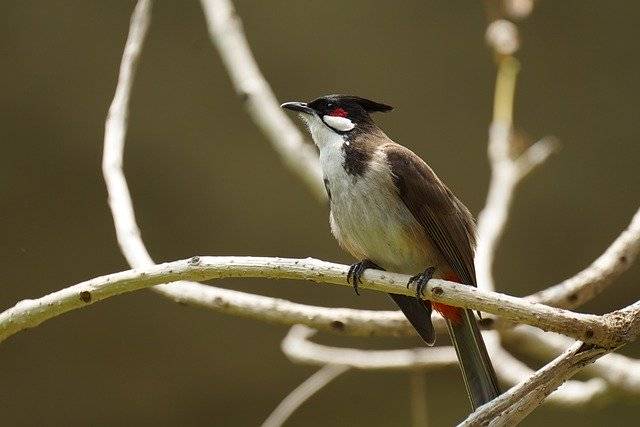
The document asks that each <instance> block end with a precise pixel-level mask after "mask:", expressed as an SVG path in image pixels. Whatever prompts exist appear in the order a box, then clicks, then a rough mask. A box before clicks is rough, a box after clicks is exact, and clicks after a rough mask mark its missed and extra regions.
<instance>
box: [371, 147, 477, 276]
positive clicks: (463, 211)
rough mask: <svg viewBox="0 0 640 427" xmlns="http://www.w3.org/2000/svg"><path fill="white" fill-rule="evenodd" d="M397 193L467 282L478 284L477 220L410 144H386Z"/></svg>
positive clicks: (454, 269) (384, 148)
mask: <svg viewBox="0 0 640 427" xmlns="http://www.w3.org/2000/svg"><path fill="white" fill-rule="evenodd" d="M383 150H385V153H386V155H387V161H388V162H389V165H390V168H391V171H392V173H393V174H394V181H395V183H396V186H397V187H398V194H399V196H400V198H401V199H402V201H403V202H404V204H405V205H406V206H407V208H408V209H409V211H410V212H411V213H412V214H413V216H414V217H415V219H416V220H417V221H418V222H419V223H420V225H422V227H423V228H424V230H425V232H426V233H427V235H428V236H429V237H430V238H431V240H432V242H433V243H434V245H435V247H436V248H438V250H439V251H440V252H441V254H442V256H443V257H444V259H445V260H446V261H447V263H448V264H449V266H450V267H451V269H452V270H453V271H455V272H456V274H457V275H458V276H459V277H460V280H462V282H463V283H464V284H467V285H472V286H476V271H475V267H474V264H473V258H474V251H475V245H476V239H475V222H474V220H473V216H472V215H471V213H470V212H469V210H468V209H467V207H466V206H465V205H464V204H463V203H462V202H461V201H460V200H458V198H457V197H456V196H455V195H454V194H453V193H452V192H451V190H449V189H448V188H447V186H446V185H445V184H444V183H443V182H442V181H441V180H440V178H438V176H437V175H436V174H435V172H433V170H432V169H431V168H430V167H429V165H427V164H426V163H425V162H424V161H423V160H422V159H421V158H420V157H418V156H417V155H416V154H415V153H413V152H412V151H411V150H409V149H408V148H405V147H403V146H401V145H398V144H395V143H392V144H387V145H385V146H384V147H383Z"/></svg>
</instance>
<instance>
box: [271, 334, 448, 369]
mask: <svg viewBox="0 0 640 427" xmlns="http://www.w3.org/2000/svg"><path fill="white" fill-rule="evenodd" d="M316 332H317V331H316V330H314V329H311V328H308V327H306V326H303V325H294V326H293V327H292V328H291V329H290V330H289V333H288V334H287V336H286V337H285V338H284V340H283V341H282V345H281V348H282V351H283V353H284V354H285V355H286V356H287V357H288V358H289V359H290V360H291V361H292V362H295V363H302V364H305V365H320V366H322V365H344V366H349V367H350V368H354V369H366V370H407V369H408V370H416V369H419V370H430V369H437V368H441V367H444V366H455V365H457V364H458V358H457V357H456V352H455V350H454V349H453V347H434V348H430V349H426V348H424V347H422V348H413V349H404V350H359V349H355V348H338V347H330V346H325V345H322V344H316V343H313V342H311V341H309V338H310V337H311V336H313V335H314V334H315V333H316Z"/></svg>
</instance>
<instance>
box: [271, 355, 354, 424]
mask: <svg viewBox="0 0 640 427" xmlns="http://www.w3.org/2000/svg"><path fill="white" fill-rule="evenodd" d="M348 370H349V367H348V366H341V365H326V366H323V367H322V368H320V370H318V372H316V373H315V374H313V375H311V376H310V377H309V378H307V379H306V380H305V381H304V382H303V383H302V384H300V385H299V386H298V387H296V388H295V389H294V390H293V391H292V392H291V393H289V395H288V396H287V397H285V398H284V399H283V400H282V402H280V404H279V405H278V406H277V407H276V409H274V410H273V412H272V413H271V415H269V417H268V418H267V419H266V420H265V422H264V423H262V427H280V426H281V425H282V424H284V422H285V421H287V419H288V418H289V417H290V416H291V414H293V413H294V412H295V410H296V409H298V408H299V407H300V406H302V404H303V403H304V402H306V401H307V400H308V399H309V398H310V397H311V396H313V395H314V394H316V393H317V392H318V391H320V390H321V389H322V388H324V387H325V386H326V385H327V384H329V383H330V382H331V381H333V380H334V379H336V378H337V377H339V376H340V375H342V374H343V373H345V372H346V371H348Z"/></svg>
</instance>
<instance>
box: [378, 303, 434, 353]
mask: <svg viewBox="0 0 640 427" xmlns="http://www.w3.org/2000/svg"><path fill="white" fill-rule="evenodd" d="M389 296H390V297H391V299H393V301H395V303H396V304H398V307H400V310H402V312H403V313H404V315H405V316H406V317H407V319H409V322H411V325H412V326H413V327H414V328H415V330H416V331H417V332H418V334H419V335H420V336H421V337H422V339H423V340H424V342H425V343H427V345H428V346H432V345H433V343H434V342H435V341H436V334H435V331H434V330H433V324H432V323H431V302H430V301H426V300H425V301H418V300H417V299H416V298H415V297H408V296H406V295H397V294H389Z"/></svg>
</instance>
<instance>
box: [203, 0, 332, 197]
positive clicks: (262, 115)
mask: <svg viewBox="0 0 640 427" xmlns="http://www.w3.org/2000/svg"><path fill="white" fill-rule="evenodd" d="M201 3H202V9H203V10H204V14H205V17H206V19H207V28H208V29H209V34H210V37H211V41H212V42H213V44H214V45H215V46H216V48H217V49H218V53H219V54H220V57H221V58H222V62H223V64H224V66H225V67H226V69H227V73H228V74H229V77H230V78H231V83H232V84H233V87H234V88H235V90H236V92H237V94H238V95H239V96H240V98H241V99H242V101H243V102H244V103H245V106H246V108H247V111H248V113H249V115H250V116H251V119H252V120H253V122H254V123H255V124H256V125H257V126H258V127H259V128H260V130H261V131H262V133H263V134H264V135H265V136H266V137H267V138H268V140H269V142H270V143H271V146H272V147H273V149H274V150H275V151H276V152H277V153H278V154H279V155H280V157H281V159H282V160H283V162H284V164H285V166H286V167H287V168H288V169H289V170H291V171H292V172H294V173H295V174H296V175H297V176H298V177H299V178H300V179H302V181H303V182H305V183H306V184H307V187H308V188H309V189H310V190H311V191H312V193H313V194H314V195H315V196H316V198H317V199H318V200H321V201H324V200H326V192H325V189H324V185H323V183H322V172H321V171H320V164H319V163H318V155H317V153H316V150H315V148H314V147H313V146H312V145H311V144H308V143H306V142H305V138H304V137H303V136H302V133H301V132H300V131H299V130H298V128H297V127H296V126H295V125H294V124H293V122H292V121H291V119H290V118H289V117H288V116H287V115H286V114H285V113H284V112H283V111H282V108H280V103H278V102H277V100H276V97H275V95H274V94H273V91H272V90H271V87H270V86H269V83H267V81H266V79H265V78H264V76H263V75H262V73H261V72H260V68H259V67H258V64H257V63H256V60H255V59H254V57H253V54H252V53H251V48H250V47H249V43H248V42H247V38H246V37H245V35H244V33H243V30H242V22H241V20H240V17H239V16H238V14H237V13H236V11H235V8H234V7H233V3H232V2H231V1H229V0H202V1H201Z"/></svg>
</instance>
